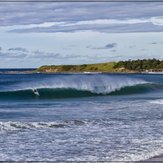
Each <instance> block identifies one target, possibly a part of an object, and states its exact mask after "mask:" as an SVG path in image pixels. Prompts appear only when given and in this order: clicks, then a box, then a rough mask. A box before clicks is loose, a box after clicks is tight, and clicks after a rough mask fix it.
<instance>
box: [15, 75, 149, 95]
mask: <svg viewBox="0 0 163 163" xmlns="http://www.w3.org/2000/svg"><path fill="white" fill-rule="evenodd" d="M145 83H147V82H146V81H144V80H141V79H137V78H130V77H126V76H106V75H90V76H89V75H80V76H79V75H76V76H73V75H71V76H56V77H53V78H47V79H42V80H40V81H37V82H36V81H32V82H28V83H21V84H19V85H16V86H15V88H14V89H15V90H24V89H33V88H34V89H41V88H50V89H51V88H52V89H57V88H59V89H76V90H83V91H90V92H92V93H103V94H107V93H111V92H114V91H116V90H120V89H121V88H124V87H127V86H134V85H138V84H145Z"/></svg>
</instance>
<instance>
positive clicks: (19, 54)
mask: <svg viewBox="0 0 163 163" xmlns="http://www.w3.org/2000/svg"><path fill="white" fill-rule="evenodd" d="M0 57H5V58H10V59H12V58H17V59H21V58H30V59H41V58H44V59H49V58H53V59H74V58H79V57H81V56H80V55H75V54H60V53H55V52H46V51H40V50H34V51H33V50H28V49H25V48H22V47H16V48H9V49H7V50H6V51H4V50H3V51H0Z"/></svg>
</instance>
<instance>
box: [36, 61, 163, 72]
mask: <svg viewBox="0 0 163 163" xmlns="http://www.w3.org/2000/svg"><path fill="white" fill-rule="evenodd" d="M37 71H38V72H46V73H54V72H55V73H60V72H128V73H132V72H144V71H163V61H160V60H158V59H143V60H140V59H138V60H128V61H119V62H106V63H99V64H83V65H49V66H48V65H45V66H41V67H39V68H38V69H37Z"/></svg>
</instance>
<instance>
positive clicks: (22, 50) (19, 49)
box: [8, 47, 28, 52]
mask: <svg viewBox="0 0 163 163" xmlns="http://www.w3.org/2000/svg"><path fill="white" fill-rule="evenodd" d="M8 51H17V52H28V50H27V49H25V48H21V47H16V48H9V49H8Z"/></svg>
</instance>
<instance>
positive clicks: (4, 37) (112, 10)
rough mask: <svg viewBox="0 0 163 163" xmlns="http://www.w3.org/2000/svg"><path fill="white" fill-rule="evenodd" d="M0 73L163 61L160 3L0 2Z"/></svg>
mask: <svg viewBox="0 0 163 163" xmlns="http://www.w3.org/2000/svg"><path fill="white" fill-rule="evenodd" d="M0 38H1V39H0V68H11V67H12V68H18V67H39V66H41V65H49V64H85V63H98V62H108V61H119V60H128V59H138V58H140V59H143V58H159V59H163V55H162V54H163V3H161V2H147V3H145V2H144V3H143V2H139V3H138V2H137V3H136V2H85V3H84V2H51V3H50V2H46V3H45V2H21V3H20V2H13V3H5V2H0Z"/></svg>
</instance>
